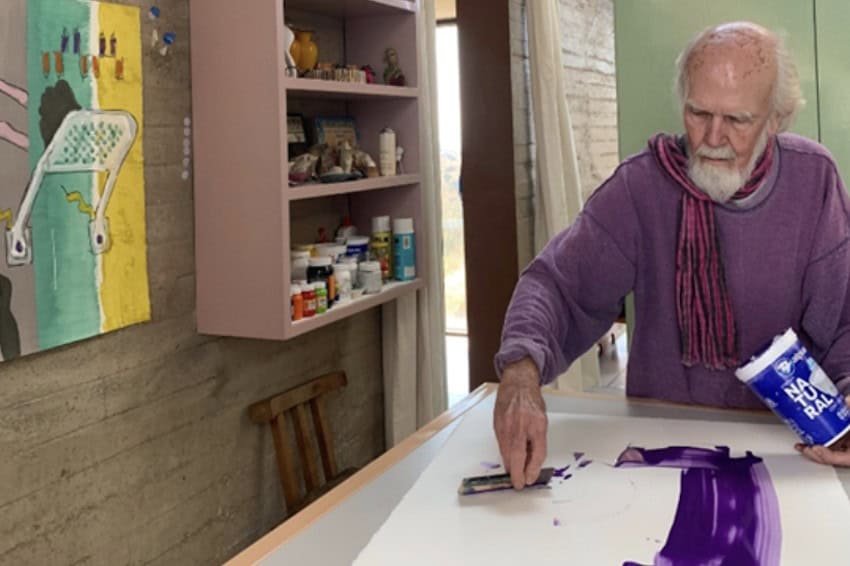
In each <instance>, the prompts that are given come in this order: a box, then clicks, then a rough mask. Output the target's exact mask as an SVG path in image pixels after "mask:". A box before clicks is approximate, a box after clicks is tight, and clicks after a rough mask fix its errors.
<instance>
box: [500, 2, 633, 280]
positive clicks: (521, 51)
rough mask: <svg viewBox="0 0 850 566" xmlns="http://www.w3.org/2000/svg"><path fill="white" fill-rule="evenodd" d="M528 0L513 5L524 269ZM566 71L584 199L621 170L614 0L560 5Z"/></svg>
mask: <svg viewBox="0 0 850 566" xmlns="http://www.w3.org/2000/svg"><path fill="white" fill-rule="evenodd" d="M526 2H527V0H511V57H512V63H511V79H512V83H513V96H514V116H513V120H514V158H515V168H516V171H515V177H516V199H517V231H518V234H519V236H518V239H517V248H518V251H519V268H520V269H522V268H523V267H524V266H525V265H526V264H527V263H528V262H529V261H530V260H531V259H532V258H533V257H534V255H535V254H534V201H533V195H534V185H535V182H536V179H535V175H534V143H533V139H534V138H533V126H532V124H531V112H532V111H533V110H532V109H531V106H532V105H531V103H530V95H531V93H530V86H529V80H530V79H529V63H528V41H527V35H526V29H527V28H526V14H525V9H526V8H525V7H526ZM560 6H561V33H562V47H563V57H562V61H563V66H564V73H565V75H566V86H567V100H568V103H569V109H570V117H571V119H572V124H573V135H574V136H575V142H576V153H577V157H578V164H579V174H580V178H581V184H582V194H583V195H584V196H585V198H587V197H588V196H589V195H590V193H592V192H593V191H594V190H595V189H596V187H598V186H599V185H600V184H601V183H602V182H603V181H604V180H605V179H606V178H607V177H608V176H609V175H610V174H611V173H612V172H613V171H614V169H615V168H616V166H617V163H618V154H617V95H616V78H615V74H614V5H613V0H560Z"/></svg>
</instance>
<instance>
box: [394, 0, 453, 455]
mask: <svg viewBox="0 0 850 566" xmlns="http://www.w3.org/2000/svg"><path fill="white" fill-rule="evenodd" d="M416 25H417V34H418V36H419V37H420V38H421V47H422V48H421V49H420V50H419V61H418V64H419V92H420V97H419V122H420V124H419V132H420V146H421V154H420V159H419V163H420V168H421V175H422V194H423V202H422V207H423V213H424V214H423V218H424V221H423V224H424V225H423V226H414V229H415V232H416V246H417V250H416V251H417V253H426V252H427V253H428V256H426V257H423V259H424V260H425V261H423V262H421V265H424V266H425V270H424V272H423V273H419V274H418V276H419V277H422V278H423V279H424V280H425V284H426V288H425V289H423V290H421V291H419V292H417V293H415V294H413V293H410V294H408V295H405V296H403V297H401V298H400V299H398V300H396V301H394V302H392V303H388V304H386V305H385V306H384V307H383V309H382V322H383V326H382V333H383V371H384V411H385V417H384V419H385V434H386V445H387V448H388V449H389V448H390V447H392V446H394V445H395V444H397V443H398V442H400V441H401V440H403V439H404V438H406V437H407V436H409V435H410V434H411V433H413V432H414V431H415V430H416V429H417V428H419V427H420V426H422V425H424V424H425V423H427V422H428V421H430V420H431V419H432V418H434V417H435V416H436V415H438V414H440V413H441V412H443V411H444V410H445V409H446V404H447V396H446V375H445V372H446V369H445V368H446V363H445V359H446V351H445V341H444V337H443V333H444V328H445V320H444V319H445V310H444V307H443V262H442V257H443V255H442V222H441V210H440V160H439V155H440V151H439V146H438V144H439V136H438V134H437V131H438V130H437V109H436V104H437V72H436V67H435V64H436V61H435V53H436V46H435V36H436V17H435V10H434V0H422V1H421V2H420V8H419V12H418V14H417V24H416Z"/></svg>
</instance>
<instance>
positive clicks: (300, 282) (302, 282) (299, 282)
mask: <svg viewBox="0 0 850 566" xmlns="http://www.w3.org/2000/svg"><path fill="white" fill-rule="evenodd" d="M292 283H293V284H294V285H298V286H299V287H301V290H302V291H303V290H304V285H306V284H307V280H306V279H293V280H292Z"/></svg>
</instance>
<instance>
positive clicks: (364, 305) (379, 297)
mask: <svg viewBox="0 0 850 566" xmlns="http://www.w3.org/2000/svg"><path fill="white" fill-rule="evenodd" d="M422 287H424V283H423V281H422V280H421V279H414V280H413V281H404V282H400V281H395V282H392V283H387V284H385V285H384V287H383V289H382V290H381V292H380V293H375V294H372V295H363V296H361V297H359V298H357V299H353V300H352V301H351V302H349V303H343V304H337V305H334V306H333V307H332V308H331V309H329V310H328V311H327V312H325V313H322V314H317V315H315V316H312V317H310V318H305V319H302V320H299V321H297V322H294V323H292V330H291V332H290V337H292V336H298V335H299V334H304V333H305V332H310V331H311V330H315V329H316V328H321V327H322V326H325V325H326V324H330V323H332V322H336V321H338V320H342V319H343V318H348V317H349V316H352V315H354V314H357V313H359V312H363V311H364V310H366V309H370V308H372V307H376V306H378V305H381V304H383V303H386V302H389V301H393V300H395V299H397V298H399V297H401V296H402V295H404V294H406V293H410V292H411V291H414V290H416V289H421V288H422Z"/></svg>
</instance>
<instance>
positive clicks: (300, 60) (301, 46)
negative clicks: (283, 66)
mask: <svg viewBox="0 0 850 566" xmlns="http://www.w3.org/2000/svg"><path fill="white" fill-rule="evenodd" d="M289 52H290V53H291V54H292V57H293V59H295V64H296V65H297V66H298V70H299V71H301V72H304V71H309V70H310V69H313V68H314V67H315V66H316V63H317V62H318V61H319V47H318V46H317V45H316V42H315V41H313V32H311V31H304V30H295V41H294V42H293V43H292V47H290V49H289Z"/></svg>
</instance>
